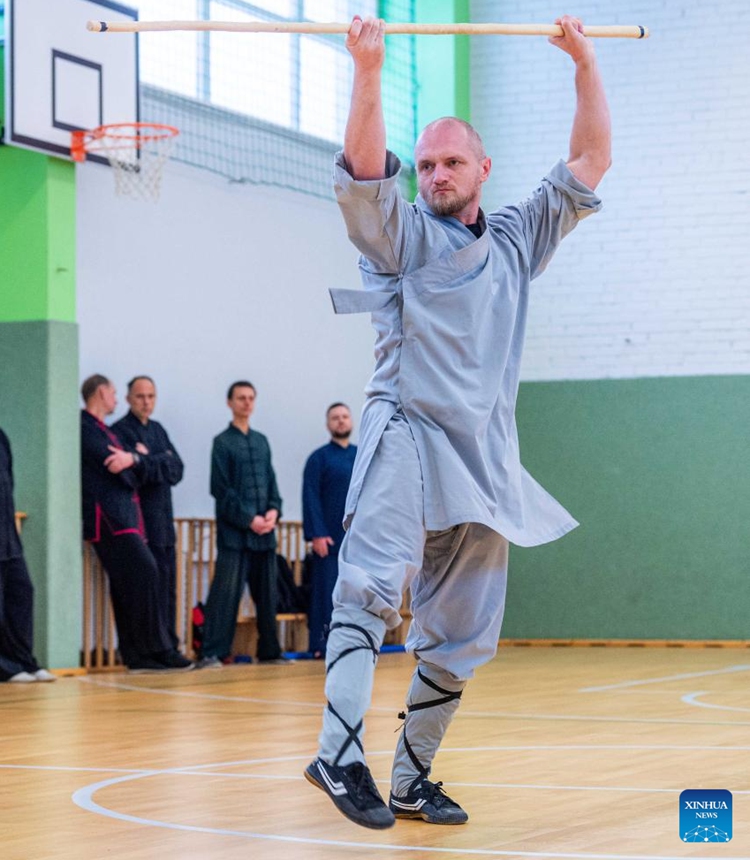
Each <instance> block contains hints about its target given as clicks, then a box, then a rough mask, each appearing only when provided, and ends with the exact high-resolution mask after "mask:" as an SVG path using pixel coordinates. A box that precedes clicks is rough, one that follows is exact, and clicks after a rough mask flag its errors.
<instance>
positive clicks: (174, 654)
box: [153, 650, 195, 672]
mask: <svg viewBox="0 0 750 860" xmlns="http://www.w3.org/2000/svg"><path fill="white" fill-rule="evenodd" d="M153 659H154V660H156V661H157V662H158V663H161V664H162V665H163V666H164V667H165V668H166V669H172V670H180V671H183V672H187V671H189V670H190V669H194V668H195V663H193V661H192V660H188V658H187V657H185V656H183V655H182V654H180V652H179V651H176V650H175V651H160V652H159V653H158V654H154V655H153Z"/></svg>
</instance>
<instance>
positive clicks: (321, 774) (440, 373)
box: [305, 16, 610, 828]
mask: <svg viewBox="0 0 750 860" xmlns="http://www.w3.org/2000/svg"><path fill="white" fill-rule="evenodd" d="M558 23H560V24H561V25H562V28H563V33H564V35H563V36H561V37H559V38H558V37H555V38H552V39H550V41H551V42H552V43H553V44H554V45H556V46H557V47H559V48H561V49H562V50H563V51H565V52H566V53H568V54H569V55H570V56H571V57H572V59H573V61H574V62H575V86H576V95H577V107H576V113H575V119H574V122H573V130H572V134H571V141H570V155H569V158H568V161H567V163H565V162H563V161H559V162H558V163H557V164H556V165H555V166H554V167H553V168H552V169H551V170H550V172H549V173H548V174H547V175H546V176H545V177H544V179H543V180H542V182H541V184H540V186H539V188H537V189H536V191H534V193H533V194H532V195H531V196H530V197H529V198H528V199H527V200H525V201H523V202H522V203H519V204H518V205H515V206H509V207H505V208H501V209H498V210H497V211H494V212H490V213H487V214H485V213H484V212H483V211H482V210H481V209H480V208H479V202H480V196H481V189H482V184H483V183H484V181H485V180H486V179H487V177H488V176H489V173H490V168H491V162H490V159H489V158H488V157H487V156H486V154H485V152H484V148H483V145H482V141H481V139H480V138H479V136H478V134H477V133H476V132H475V131H474V129H473V128H472V127H471V126H469V125H468V124H467V123H464V122H462V121H460V120H456V119H453V118H444V119H440V120H436V121H435V122H433V123H431V124H430V125H428V126H427V128H426V129H425V130H424V131H423V132H422V134H421V135H420V137H419V139H418V141H417V145H416V149H415V164H416V169H417V178H418V186H419V196H418V197H417V200H416V203H415V204H414V205H410V204H408V203H406V202H405V201H404V200H403V199H402V197H401V195H400V194H399V192H398V188H397V175H398V172H399V168H400V165H399V162H398V159H397V158H396V156H395V155H393V154H392V153H390V152H387V150H386V147H385V127H384V121H383V112H382V105H381V91H380V84H381V69H382V64H383V59H384V52H385V51H384V42H383V22H382V21H378V20H375V19H367V20H365V21H362V20H360V19H358V18H355V20H354V21H353V23H352V26H351V28H350V30H349V35H348V38H347V47H348V49H349V51H350V53H351V54H352V57H353V59H354V83H353V93H352V105H351V111H350V114H349V121H348V124H347V128H346V136H345V141H344V151H343V153H340V154H339V155H338V156H337V159H336V168H335V180H336V193H337V196H338V201H339V205H340V207H341V211H342V213H343V215H344V219H345V221H346V226H347V232H348V234H349V237H350V238H351V240H352V241H353V242H354V244H355V245H356V246H357V248H358V249H359V250H360V251H361V253H362V257H360V264H359V265H360V273H361V275H362V281H363V285H364V288H365V289H364V290H336V291H332V295H333V301H334V307H335V309H336V311H337V312H338V313H357V312H363V311H369V312H370V313H371V314H372V320H373V325H374V327H375V329H376V332H377V337H378V340H377V343H376V348H375V354H376V359H377V363H376V368H375V373H374V375H373V377H372V379H371V381H370V383H369V385H368V387H367V391H366V393H367V395H368V399H367V403H366V405H365V409H364V411H363V415H362V424H361V433H360V445H359V450H358V452H357V459H356V462H355V466H354V474H353V476H352V483H351V487H350V490H349V495H348V498H347V504H346V525H347V526H348V531H347V534H346V537H345V538H344V541H343V544H342V547H341V550H340V553H339V578H338V583H337V586H336V591H335V593H334V612H333V616H332V620H331V621H332V623H331V628H330V630H331V632H330V637H329V640H328V649H327V657H326V662H327V676H326V697H327V699H328V706H327V708H326V710H325V711H324V716H323V730H322V732H321V735H320V747H319V752H318V757H317V758H316V759H315V760H314V761H313V762H312V763H311V764H310V765H309V767H308V768H307V770H306V772H305V775H306V777H307V778H308V780H309V781H310V782H312V783H313V784H314V785H316V786H317V787H318V788H321V789H323V790H324V791H326V792H327V793H328V795H329V796H330V797H331V799H332V800H333V802H334V803H335V805H336V806H337V807H338V809H339V810H340V811H341V812H342V813H343V814H344V815H346V816H347V817H349V818H350V819H351V820H352V821H355V822H356V823H358V824H361V825H362V826H364V827H372V828H385V827H390V826H392V825H393V824H394V818H395V817H399V818H421V819H423V820H425V821H428V822H430V823H434V824H462V823H463V822H465V821H466V820H467V819H468V816H467V814H466V812H464V810H463V809H462V808H461V807H460V806H459V805H458V803H456V802H455V801H454V800H452V799H451V798H450V797H448V795H447V794H446V793H445V792H444V791H443V790H442V787H441V785H442V784H441V783H439V782H438V783H434V782H431V781H430V780H429V779H428V777H429V774H430V770H431V766H432V761H433V758H434V756H435V754H436V752H437V749H438V747H439V745H440V742H441V740H442V738H443V735H444V734H445V731H446V729H447V727H448V725H449V723H450V721H451V719H452V717H453V715H454V713H455V711H456V709H457V707H458V704H459V700H460V697H461V693H462V691H463V688H464V686H465V685H466V683H467V681H468V680H469V679H470V678H471V677H472V676H473V674H474V670H475V669H476V668H477V667H478V666H480V665H482V664H483V663H485V662H486V661H487V660H490V659H491V658H492V657H493V656H494V654H495V652H496V649H497V641H498V638H499V634H500V626H501V622H502V616H503V608H504V603H505V586H506V577H507V559H508V543H509V542H512V543H515V544H517V545H519V546H535V545H538V544H542V543H546V542H548V541H552V540H555V539H556V538H558V537H561V536H562V535H564V534H565V533H566V532H568V531H570V530H571V529H572V528H574V527H575V526H576V525H577V523H576V522H575V520H574V519H573V518H572V517H571V516H570V514H569V513H568V512H567V511H566V510H565V509H564V508H563V507H562V506H561V505H559V504H558V503H557V502H556V501H555V500H554V499H553V498H552V497H551V496H550V495H548V494H547V493H546V492H545V490H544V489H542V487H541V486H540V485H539V484H537V483H536V481H534V479H533V478H532V477H531V476H530V475H529V474H528V473H527V472H526V471H525V470H524V469H523V467H522V466H521V463H520V460H519V447H518V437H517V433H516V424H515V414H514V413H515V402H516V394H517V391H518V384H519V365H520V361H521V351H522V346H523V338H524V330H525V324H526V314H527V306H528V298H529V284H530V281H531V280H532V279H533V278H535V277H536V276H537V275H539V274H541V272H542V271H543V270H544V268H545V267H546V265H547V263H548V262H549V260H550V258H551V256H552V254H553V253H554V251H555V249H556V248H557V246H558V244H559V243H560V241H561V240H562V238H563V237H564V236H565V235H566V234H567V233H569V232H570V231H571V230H572V229H573V228H574V227H575V226H576V224H577V223H578V221H579V220H581V219H582V218H584V217H586V216H587V215H590V214H591V213H593V212H595V211H597V210H598V209H599V208H600V206H601V203H600V201H599V199H598V198H597V196H596V195H595V194H594V191H593V189H594V188H595V187H596V186H597V184H598V183H599V181H600V180H601V178H602V176H603V175H604V173H605V171H606V170H607V168H608V167H609V164H610V125H609V114H608V110H607V104H606V99H605V96H604V91H603V87H602V84H601V79H600V76H599V72H598V69H597V64H596V58H595V56H594V49H593V45H592V43H591V42H590V40H588V39H586V38H585V37H584V36H583V35H582V33H581V30H582V25H581V23H580V21H578V20H577V19H574V18H570V17H568V16H565V17H564V18H562V19H560V21H559V22H558ZM409 586H410V587H411V595H412V612H413V621H412V624H411V628H410V631H409V635H408V638H407V642H406V648H407V651H409V652H411V653H413V654H414V656H415V658H416V660H417V667H416V670H415V672H414V676H413V679H412V683H411V686H410V689H409V692H408V695H407V709H406V713H405V714H404V715H403V716H404V720H405V722H404V728H403V731H402V733H401V736H400V739H399V742H398V745H397V749H396V754H395V760H394V765H393V772H392V778H391V794H390V798H389V803H388V805H386V804H385V803H384V802H383V799H382V798H381V796H380V794H379V793H378V790H377V788H376V787H375V783H374V781H373V779H372V776H371V775H370V772H369V770H368V768H367V766H366V764H365V757H364V750H363V745H362V734H363V718H364V714H365V712H366V710H367V708H368V707H369V704H370V697H371V692H372V682H373V674H374V667H375V663H376V661H377V655H378V651H379V647H380V644H381V642H382V640H383V636H384V634H385V631H386V629H387V628H392V627H395V626H396V625H397V624H398V623H399V621H400V618H399V613H398V610H399V606H400V605H401V595H402V593H403V591H404V589H405V588H406V587H409Z"/></svg>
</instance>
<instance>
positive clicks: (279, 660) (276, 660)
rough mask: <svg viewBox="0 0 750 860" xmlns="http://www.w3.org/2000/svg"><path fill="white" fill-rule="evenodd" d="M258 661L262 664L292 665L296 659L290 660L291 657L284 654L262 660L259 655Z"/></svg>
mask: <svg viewBox="0 0 750 860" xmlns="http://www.w3.org/2000/svg"><path fill="white" fill-rule="evenodd" d="M258 663H259V664H260V665H261V666H291V665H292V663H294V660H290V659H289V657H284V656H280V657H267V658H265V659H263V660H261V658H260V657H258Z"/></svg>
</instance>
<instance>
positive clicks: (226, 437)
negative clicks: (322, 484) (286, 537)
mask: <svg viewBox="0 0 750 860" xmlns="http://www.w3.org/2000/svg"><path fill="white" fill-rule="evenodd" d="M255 396H256V392H255V386H254V385H253V384H252V383H250V382H247V381H245V380H242V381H239V382H234V383H232V385H231V386H230V387H229V391H228V393H227V405H228V406H229V408H230V409H231V410H232V421H231V423H230V424H229V427H227V429H226V430H225V431H224V432H223V433H220V434H219V435H218V436H217V437H216V438H215V439H214V442H213V450H212V453H211V495H212V496H213V497H214V499H215V500H216V544H217V550H218V553H217V557H216V573H215V576H214V580H213V582H212V583H211V590H210V592H209V595H208V600H207V601H206V612H205V629H204V644H203V658H202V660H201V662H200V664H199V665H200V666H202V667H204V668H211V667H214V666H216V667H218V666H220V665H221V664H222V659H223V658H225V657H228V656H229V655H230V653H231V649H232V640H233V639H234V631H235V626H236V623H237V610H238V608H239V605H240V599H241V598H242V591H243V588H244V586H245V581H246V580H247V583H248V585H249V586H250V596H251V597H252V599H253V602H254V603H255V613H256V619H257V624H258V653H257V657H258V661H259V662H261V663H269V662H282V661H283V658H282V655H281V647H280V646H279V640H278V637H277V635H276V599H277V598H276V522H277V520H278V518H279V516H280V514H281V497H280V496H279V490H278V487H277V485H276V475H275V473H274V470H273V466H272V465H271V448H270V446H269V444H268V440H267V439H266V437H265V436H264V435H263V434H262V433H258V432H257V431H255V430H251V429H250V416H251V415H252V412H253V409H254V408H255Z"/></svg>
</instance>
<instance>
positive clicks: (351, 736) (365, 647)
mask: <svg viewBox="0 0 750 860" xmlns="http://www.w3.org/2000/svg"><path fill="white" fill-rule="evenodd" d="M337 627H348V628H350V629H352V630H356V631H358V632H359V633H361V634H362V636H364V638H365V640H366V641H365V642H363V643H362V644H361V645H353V646H352V647H351V648H345V649H344V650H343V651H342V652H341V653H340V654H339V655H338V657H336V659H335V660H332V661H331V662H330V663H329V664H328V666H327V667H326V674H328V673H329V672H330V671H331V669H333V667H334V666H335V665H336V663H338V661H339V660H340V659H341V658H342V657H346V655H347V654H353V653H354V652H355V651H371V652H372V659H373V663H377V661H378V648H377V646H376V645H375V640H374V639H373V638H372V636H371V635H370V633H369V632H368V631H367V630H365V628H364V627H360V626H359V625H358V624H344V623H341V622H337V623H336V624H332V625H331V630H335V629H336V628H337ZM328 710H329V711H330V712H331V713H332V714H333V716H334V717H336V719H337V720H338V721H339V722H340V723H341V725H342V726H343V727H344V729H345V731H346V733H347V738H346V740H345V741H344V743H343V745H342V747H341V749H340V750H339V752H338V755H337V756H336V760H335V761H334V762H333V764H334V766H338V763H339V762H340V761H341V758H342V756H343V755H344V753H345V752H346V751H347V750H348V749H349V746H350V745H351V744H355V745H356V746H357V747H358V748H359V751H360V752H361V753H362V754H363V755H364V752H365V750H364V747H363V746H362V741H361V740H360V739H359V733H360V732H361V731H362V724H363V720H360V721H359V722H358V723H357V725H356V726H355V727H354V728H352V727H351V726H350V725H349V724H348V723H347V722H346V720H344V718H343V717H342V716H341V714H339V713H338V712H337V711H336V709H335V708H334V707H333V705H332V704H331V703H330V702H329V703H328Z"/></svg>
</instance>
